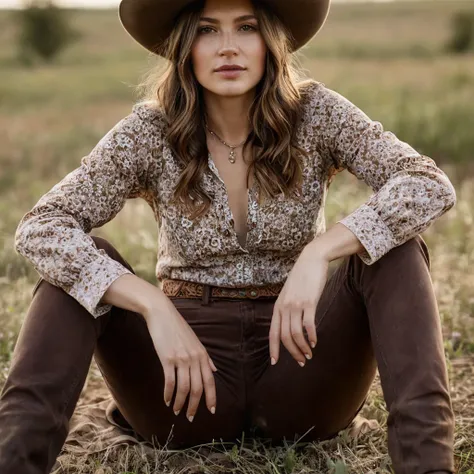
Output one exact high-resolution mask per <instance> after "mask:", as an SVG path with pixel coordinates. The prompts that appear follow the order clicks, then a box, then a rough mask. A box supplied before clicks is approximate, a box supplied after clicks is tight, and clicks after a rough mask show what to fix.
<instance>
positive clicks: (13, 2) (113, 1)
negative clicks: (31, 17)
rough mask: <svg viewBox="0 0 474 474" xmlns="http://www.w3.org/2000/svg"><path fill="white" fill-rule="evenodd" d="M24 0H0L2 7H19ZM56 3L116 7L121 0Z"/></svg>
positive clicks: (74, 0) (63, 0) (81, 0)
mask: <svg viewBox="0 0 474 474" xmlns="http://www.w3.org/2000/svg"><path fill="white" fill-rule="evenodd" d="M23 3H24V2H23V1H22V0H0V8H19V7H21V6H22V4H23ZM55 3H56V5H61V6H63V5H64V6H68V7H72V6H74V7H77V6H78V7H87V8H93V7H100V8H104V7H116V6H118V4H119V0H58V1H56V2H55Z"/></svg>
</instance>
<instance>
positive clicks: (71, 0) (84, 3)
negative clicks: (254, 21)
mask: <svg viewBox="0 0 474 474" xmlns="http://www.w3.org/2000/svg"><path fill="white" fill-rule="evenodd" d="M334 1H351V0H334ZM354 1H357V0H354ZM368 1H390V0H368ZM55 3H56V4H57V5H61V6H67V7H85V8H94V7H96V8H107V7H114V8H116V7H118V4H119V3H120V0H56V2H55ZM23 4H24V2H23V0H0V8H19V7H21V6H22V5H23Z"/></svg>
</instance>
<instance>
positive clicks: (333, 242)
mask: <svg viewBox="0 0 474 474" xmlns="http://www.w3.org/2000/svg"><path fill="white" fill-rule="evenodd" d="M307 247H308V248H310V249H313V250H314V251H316V252H318V254H320V255H321V256H323V257H324V258H326V259H327V260H328V261H329V262H330V261H332V260H336V259H337V258H340V257H345V256H347V255H352V254H354V253H358V252H361V251H362V250H364V247H363V245H362V244H361V243H360V241H359V239H358V238H357V237H356V236H355V234H354V233H353V232H352V231H350V230H349V229H348V228H347V227H346V226H345V225H343V224H340V223H337V224H335V225H333V226H332V227H331V228H330V229H329V230H328V231H327V232H325V233H324V234H321V235H318V236H317V237H316V238H314V239H313V240H312V241H311V242H310V243H309V244H308V245H307Z"/></svg>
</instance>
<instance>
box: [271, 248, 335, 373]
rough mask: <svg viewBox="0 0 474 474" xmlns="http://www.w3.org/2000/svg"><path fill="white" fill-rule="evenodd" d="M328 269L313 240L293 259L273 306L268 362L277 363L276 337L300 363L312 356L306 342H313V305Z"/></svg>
mask: <svg viewBox="0 0 474 474" xmlns="http://www.w3.org/2000/svg"><path fill="white" fill-rule="evenodd" d="M328 268H329V259H328V258H327V257H326V256H325V254H324V252H323V251H322V249H321V248H318V245H317V242H315V241H313V242H311V243H310V244H308V245H307V246H306V247H305V248H304V249H303V251H302V252H301V254H300V255H299V257H298V259H297V260H296V262H295V264H294V266H293V268H292V269H291V271H290V273H289V274H288V278H287V280H286V282H285V284H284V285H283V288H282V290H281V292H280V294H279V295H278V298H277V300H276V302H275V306H274V308H273V316H272V322H271V326H270V341H269V344H270V357H271V358H272V359H274V360H275V362H273V360H272V364H274V363H275V364H276V363H277V362H278V358H279V355H280V339H281V341H282V342H283V345H284V346H285V347H286V348H287V349H288V351H289V352H290V354H291V355H292V356H293V357H294V358H295V359H296V361H297V362H298V363H299V364H300V365H301V366H304V364H305V362H306V358H308V359H311V358H312V350H311V347H310V344H311V345H312V347H314V346H316V343H317V335H316V324H315V316H316V307H317V305H318V302H319V299H320V297H321V294H322V292H323V289H324V286H325V285H326V281H327V277H328ZM303 327H304V328H305V329H306V332H307V334H308V339H309V341H306V339H305V336H304V334H303ZM306 354H307V356H306V358H305V355H306Z"/></svg>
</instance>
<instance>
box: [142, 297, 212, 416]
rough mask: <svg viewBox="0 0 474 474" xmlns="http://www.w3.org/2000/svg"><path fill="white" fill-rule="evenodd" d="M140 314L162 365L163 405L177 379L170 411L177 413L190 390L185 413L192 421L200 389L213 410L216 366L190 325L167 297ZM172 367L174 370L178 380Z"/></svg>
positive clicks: (168, 398)
mask: <svg viewBox="0 0 474 474" xmlns="http://www.w3.org/2000/svg"><path fill="white" fill-rule="evenodd" d="M143 317H144V318H145V320H146V323H147V326H148V330H149V331H150V335H151V338H152V340H153V344H154V346H155V350H156V352H157V354H158V357H159V358H160V361H161V364H162V366H163V371H164V375H165V389H164V400H165V403H166V405H167V406H170V403H171V398H172V397H173V391H174V389H175V385H176V382H177V392H176V397H175V402H174V405H173V411H174V413H175V414H176V415H177V414H178V413H179V412H180V411H181V409H182V408H183V405H184V403H185V401H186V397H187V396H188V394H189V404H188V410H187V413H186V416H187V418H188V419H189V421H192V420H193V418H194V415H195V414H196V411H197V409H198V406H199V401H200V399H201V396H202V393H203V390H204V392H205V396H206V405H207V408H208V409H209V411H210V412H211V413H212V414H214V413H215V409H216V385H215V381H214V375H213V373H212V372H213V371H214V372H215V371H217V368H216V366H215V365H214V362H213V361H212V360H211V358H210V357H209V355H208V353H207V350H206V348H205V347H204V346H203V344H202V343H201V341H200V340H199V339H198V337H197V336H196V333H195V332H194V331H193V330H192V328H191V326H189V324H188V323H187V321H186V320H185V319H184V318H183V316H181V314H180V313H179V312H178V311H177V309H176V308H175V306H174V305H173V303H172V301H171V300H170V299H169V298H167V297H166V298H165V299H164V300H162V302H161V304H160V305H159V308H157V307H155V308H154V309H153V308H150V309H148V310H147V311H146V312H145V313H144V314H143ZM175 370H177V380H176V373H175ZM191 417H192V418H191Z"/></svg>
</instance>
